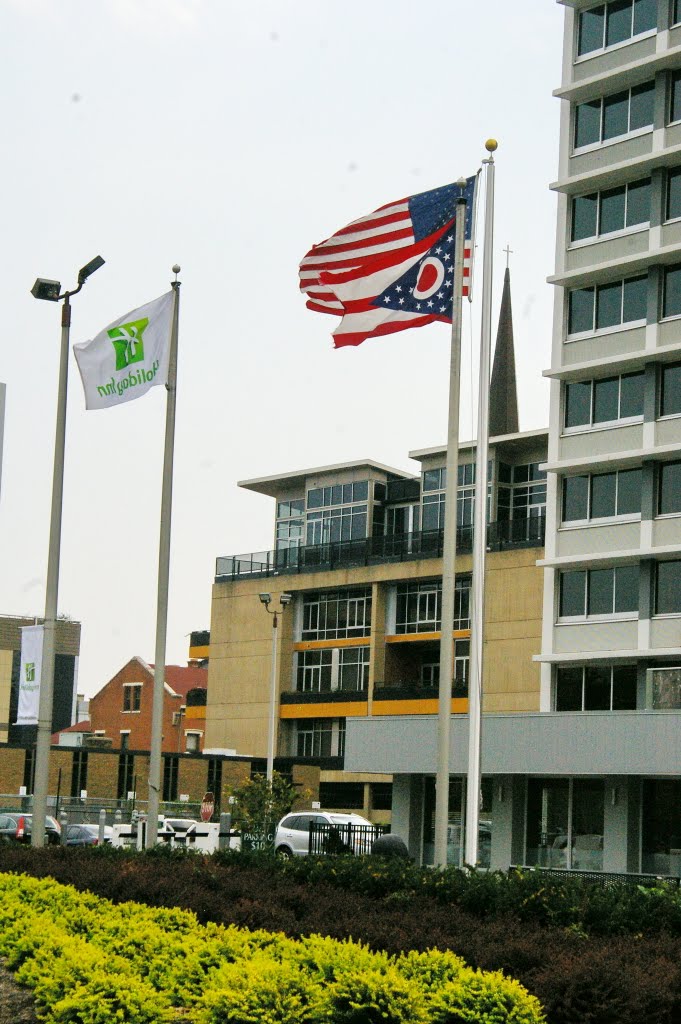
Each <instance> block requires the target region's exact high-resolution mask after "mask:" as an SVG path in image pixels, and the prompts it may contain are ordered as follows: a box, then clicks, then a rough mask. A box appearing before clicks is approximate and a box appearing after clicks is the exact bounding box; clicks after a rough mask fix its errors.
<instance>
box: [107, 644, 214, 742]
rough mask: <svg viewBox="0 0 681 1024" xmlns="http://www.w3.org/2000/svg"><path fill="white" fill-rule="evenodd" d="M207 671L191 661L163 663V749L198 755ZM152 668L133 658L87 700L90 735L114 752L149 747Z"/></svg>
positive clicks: (136, 657) (152, 688)
mask: <svg viewBox="0 0 681 1024" xmlns="http://www.w3.org/2000/svg"><path fill="white" fill-rule="evenodd" d="M207 682H208V672H207V670H206V669H205V668H200V667H198V666H196V665H189V666H181V665H166V670H165V685H164V694H163V745H162V750H163V753H166V754H181V753H200V752H201V751H202V750H203V732H204V718H205V705H206V685H207ZM153 690H154V666H153V665H149V664H147V662H146V661H143V659H142V658H140V657H138V656H135V657H134V658H131V659H130V661H129V662H128V663H127V664H126V665H124V666H123V668H122V669H120V671H118V672H117V673H116V675H115V676H114V677H113V679H110V680H109V682H108V683H106V684H105V686H103V687H102V689H101V690H100V691H99V693H96V694H95V696H94V697H92V698H91V700H90V725H91V731H92V733H93V735H94V736H99V737H106V738H107V739H110V740H111V747H112V749H113V750H149V749H150V746H151V716H152V704H153Z"/></svg>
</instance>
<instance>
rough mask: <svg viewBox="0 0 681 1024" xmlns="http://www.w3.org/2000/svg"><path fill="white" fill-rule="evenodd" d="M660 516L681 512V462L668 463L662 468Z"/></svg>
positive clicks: (659, 495) (659, 497)
mask: <svg viewBox="0 0 681 1024" xmlns="http://www.w3.org/2000/svg"><path fill="white" fill-rule="evenodd" d="M657 511H658V514H659V515H661V516H663V515H669V513H671V512H681V462H666V463H664V464H663V465H662V466H660V484H659V491H658V509H657Z"/></svg>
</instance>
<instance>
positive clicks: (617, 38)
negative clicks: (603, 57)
mask: <svg viewBox="0 0 681 1024" xmlns="http://www.w3.org/2000/svg"><path fill="white" fill-rule="evenodd" d="M656 27H657V0H611V2H610V3H606V4H599V5H598V6H597V7H592V8H590V9H589V10H588V11H582V12H581V14H580V15H579V23H578V28H577V56H578V57H582V56H584V54H587V53H593V52H594V51H595V50H603V49H605V48H606V47H608V46H616V45H617V44H618V43H624V42H626V41H627V40H628V39H632V38H633V37H634V36H638V35H641V34H642V33H643V32H652V31H654V30H655V28H656Z"/></svg>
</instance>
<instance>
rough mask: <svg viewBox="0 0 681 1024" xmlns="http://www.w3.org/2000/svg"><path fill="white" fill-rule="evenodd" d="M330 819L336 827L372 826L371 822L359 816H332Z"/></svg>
mask: <svg viewBox="0 0 681 1024" xmlns="http://www.w3.org/2000/svg"><path fill="white" fill-rule="evenodd" d="M329 817H330V818H331V821H332V822H333V823H334V825H371V822H370V821H367V820H366V818H362V817H361V816H360V815H359V814H330V815H329Z"/></svg>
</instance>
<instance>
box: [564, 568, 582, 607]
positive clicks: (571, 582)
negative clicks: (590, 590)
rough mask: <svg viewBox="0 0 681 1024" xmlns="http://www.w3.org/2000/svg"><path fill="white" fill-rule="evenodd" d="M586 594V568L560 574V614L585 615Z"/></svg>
mask: <svg viewBox="0 0 681 1024" xmlns="http://www.w3.org/2000/svg"><path fill="white" fill-rule="evenodd" d="M585 596H586V572H585V571H584V570H581V569H580V570H577V571H575V572H562V573H561V574H560V604H559V614H560V616H561V618H565V617H568V616H576V615H579V616H582V615H584V608H585V603H584V602H585Z"/></svg>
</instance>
